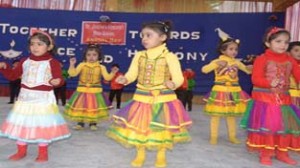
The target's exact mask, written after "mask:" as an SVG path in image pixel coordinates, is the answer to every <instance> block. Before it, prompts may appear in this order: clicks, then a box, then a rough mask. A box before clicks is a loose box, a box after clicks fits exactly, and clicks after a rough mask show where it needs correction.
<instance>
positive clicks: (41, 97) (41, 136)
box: [0, 30, 70, 162]
mask: <svg viewBox="0 0 300 168" xmlns="http://www.w3.org/2000/svg"><path fill="white" fill-rule="evenodd" d="M29 50H30V53H31V54H30V56H29V57H28V58H25V59H22V60H21V61H20V63H19V65H18V66H17V67H16V68H14V69H11V68H10V67H8V64H6V63H3V62H2V63H0V68H1V70H0V72H1V73H3V75H4V76H5V77H6V78H7V79H10V80H16V79H18V78H20V76H21V90H20V94H19V97H18V100H17V101H16V103H15V104H14V107H13V109H12V110H11V112H10V113H9V115H8V117H7V118H6V120H5V121H4V123H3V124H2V127H1V132H0V136H4V137H7V138H10V139H13V140H16V141H17V147H18V151H17V153H16V154H14V155H12V156H10V157H9V159H10V160H20V159H22V158H24V157H25V156H26V154H27V143H37V144H38V145H39V148H38V150H39V154H38V157H37V158H36V161H37V162H44V161H47V160H48V144H49V143H51V142H53V141H57V140H61V139H65V138H68V137H70V132H69V129H68V127H67V125H66V123H65V120H64V119H63V117H62V116H61V114H60V113H59V109H58V107H57V104H56V99H55V96H54V92H53V87H58V86H61V85H62V84H63V83H64V81H63V77H62V73H61V68H60V64H59V62H58V61H57V60H56V59H54V58H53V54H54V51H55V50H54V41H53V39H52V37H51V36H50V35H49V34H48V33H46V32H43V31H38V30H36V31H35V32H34V33H33V34H32V35H31V37H30V38H29Z"/></svg>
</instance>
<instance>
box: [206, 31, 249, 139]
mask: <svg viewBox="0 0 300 168" xmlns="http://www.w3.org/2000/svg"><path fill="white" fill-rule="evenodd" d="M221 39H222V40H221V42H220V45H219V48H218V51H219V52H220V54H221V55H220V56H219V58H217V59H215V60H213V61H211V62H210V63H209V64H207V65H205V66H203V67H202V72H203V73H209V72H211V71H214V73H215V82H214V86H213V88H212V91H211V92H210V93H209V94H208V95H207V97H206V98H205V99H204V100H205V101H206V105H205V107H204V113H205V114H207V115H210V116H211V121H210V144H213V145H215V144H217V143H218V127H219V122H220V117H226V120H227V128H228V134H229V141H230V142H231V143H234V144H239V143H240V141H239V140H238V139H237V138H236V122H235V117H237V116H241V115H243V113H244V112H245V110H246V105H247V101H248V100H249V96H248V95H247V93H245V92H244V91H242V89H241V87H240V85H239V83H238V82H239V78H238V70H239V69H240V70H242V71H244V72H245V73H247V74H250V73H251V71H250V69H248V68H247V67H246V66H245V65H244V64H243V63H241V62H240V61H239V60H237V59H235V57H236V56H237V54H238V47H239V40H237V39H232V38H226V37H221Z"/></svg>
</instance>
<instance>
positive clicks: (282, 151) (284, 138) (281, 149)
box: [276, 135, 297, 165]
mask: <svg viewBox="0 0 300 168" xmlns="http://www.w3.org/2000/svg"><path fill="white" fill-rule="evenodd" d="M291 136H292V135H279V136H278V139H279V144H278V148H277V149H276V158H277V159H278V160H280V161H282V162H284V163H287V164H290V165H296V164H297V162H296V161H295V160H293V159H292V158H290V157H289V155H288V149H287V148H288V147H289V144H290V142H291Z"/></svg>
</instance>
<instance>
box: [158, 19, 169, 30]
mask: <svg viewBox="0 0 300 168" xmlns="http://www.w3.org/2000/svg"><path fill="white" fill-rule="evenodd" d="M157 23H159V24H161V25H163V28H164V31H165V33H167V32H168V31H169V26H168V25H166V23H164V22H161V21H158V22H157Z"/></svg>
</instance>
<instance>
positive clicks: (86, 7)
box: [0, 0, 106, 11]
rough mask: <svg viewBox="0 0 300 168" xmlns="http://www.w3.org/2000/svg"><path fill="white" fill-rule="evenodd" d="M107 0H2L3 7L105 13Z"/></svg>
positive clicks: (0, 4)
mask: <svg viewBox="0 0 300 168" xmlns="http://www.w3.org/2000/svg"><path fill="white" fill-rule="evenodd" d="M105 1H106V0H0V6H1V7H16V8H34V9H55V10H80V11H104V9H105Z"/></svg>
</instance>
